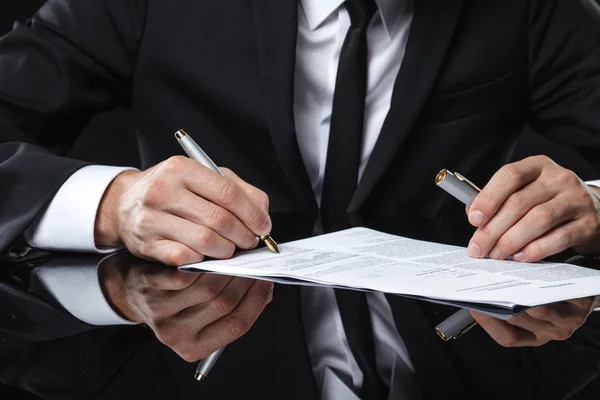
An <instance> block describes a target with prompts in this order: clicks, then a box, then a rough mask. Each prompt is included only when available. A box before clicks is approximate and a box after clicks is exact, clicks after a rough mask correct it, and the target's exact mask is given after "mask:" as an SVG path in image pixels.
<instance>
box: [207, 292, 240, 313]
mask: <svg viewBox="0 0 600 400" xmlns="http://www.w3.org/2000/svg"><path fill="white" fill-rule="evenodd" d="M212 302H213V306H214V308H215V310H216V311H217V313H218V314H219V315H220V316H225V315H228V314H230V313H231V312H232V311H233V309H234V308H235V306H236V304H235V303H234V302H233V301H231V300H230V299H228V298H226V297H224V296H220V297H217V298H215V299H214V300H213V301H212Z"/></svg>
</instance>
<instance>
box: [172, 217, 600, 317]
mask: <svg viewBox="0 0 600 400" xmlns="http://www.w3.org/2000/svg"><path fill="white" fill-rule="evenodd" d="M279 249H280V251H281V254H275V253H272V252H271V251H269V250H268V249H266V248H262V249H257V250H253V251H249V252H245V253H239V254H236V255H235V256H234V257H233V258H232V259H229V260H215V261H206V262H203V263H199V264H192V265H188V266H185V267H183V268H182V269H184V270H201V271H209V272H215V273H220V274H226V275H235V276H244V277H253V278H259V279H266V280H270V279H272V280H275V281H276V280H277V279H279V278H286V279H295V280H299V281H305V282H309V283H311V282H312V283H316V284H324V285H331V286H336V287H347V288H355V289H363V290H373V291H380V292H384V293H392V294H399V295H408V296H419V297H426V298H430V299H433V300H441V301H451V302H471V303H485V304H488V305H493V306H498V307H502V308H507V309H512V308H514V307H516V306H537V305H542V304H548V303H553V302H557V301H564V300H570V299H576V298H581V297H587V296H595V295H599V294H600V271H596V270H592V269H588V268H583V267H579V266H574V265H570V264H558V263H518V262H514V261H497V260H490V259H483V260H481V259H473V258H470V257H469V255H468V254H467V249H466V248H464V247H458V246H448V245H444V244H438V243H431V242H424V241H419V240H414V239H408V238H404V237H400V236H394V235H390V234H387V233H381V232H377V231H374V230H371V229H366V228H353V229H348V230H345V231H340V232H335V233H331V234H327V235H321V236H316V237H312V238H309V239H303V240H298V241H295V242H289V243H285V244H281V245H279Z"/></svg>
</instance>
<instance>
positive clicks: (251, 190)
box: [221, 168, 269, 212]
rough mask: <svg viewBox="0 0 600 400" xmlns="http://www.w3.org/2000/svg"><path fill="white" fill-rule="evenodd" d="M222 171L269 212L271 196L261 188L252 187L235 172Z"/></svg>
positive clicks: (222, 169)
mask: <svg viewBox="0 0 600 400" xmlns="http://www.w3.org/2000/svg"><path fill="white" fill-rule="evenodd" d="M221 171H223V173H224V174H225V176H227V177H229V178H231V179H232V180H233V181H234V182H235V183H237V184H238V185H240V187H242V188H243V189H244V190H245V191H246V193H248V194H249V195H250V197H252V198H253V199H254V201H256V202H257V203H258V204H260V205H261V206H262V207H263V208H264V209H265V210H266V211H267V212H269V196H267V194H266V193H265V192H263V191H262V190H260V189H259V188H257V187H255V186H252V185H251V184H249V183H248V182H246V181H244V180H243V179H242V178H240V177H239V176H237V175H236V173H235V172H233V171H232V170H230V169H229V168H221Z"/></svg>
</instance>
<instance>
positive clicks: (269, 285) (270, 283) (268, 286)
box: [263, 281, 274, 292]
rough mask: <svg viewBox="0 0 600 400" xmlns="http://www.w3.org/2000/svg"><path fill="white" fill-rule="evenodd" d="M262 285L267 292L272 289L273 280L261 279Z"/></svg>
mask: <svg viewBox="0 0 600 400" xmlns="http://www.w3.org/2000/svg"><path fill="white" fill-rule="evenodd" d="M263 286H264V288H265V289H267V290H268V291H269V292H272V291H273V286H274V284H273V282H269V281H263Z"/></svg>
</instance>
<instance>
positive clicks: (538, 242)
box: [467, 156, 600, 262]
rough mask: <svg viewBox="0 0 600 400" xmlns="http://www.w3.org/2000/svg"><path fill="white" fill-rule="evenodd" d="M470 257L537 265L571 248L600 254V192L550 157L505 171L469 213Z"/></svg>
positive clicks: (500, 173) (509, 166) (493, 178)
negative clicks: (471, 234)
mask: <svg viewBox="0 0 600 400" xmlns="http://www.w3.org/2000/svg"><path fill="white" fill-rule="evenodd" d="M467 214H468V216H469V221H470V222H471V224H472V225H474V226H476V227H477V228H478V229H477V231H476V232H475V234H474V235H473V238H472V239H471V242H470V243H469V254H470V255H471V256H472V257H476V258H480V257H485V256H489V257H490V258H494V259H498V260H503V259H506V258H507V257H509V256H512V257H513V259H514V260H515V261H527V262H534V261H539V260H541V259H543V258H545V257H548V256H551V255H553V254H556V253H559V252H561V251H563V250H566V249H568V248H571V247H573V248H575V250H577V251H579V252H582V253H586V254H598V253H600V235H599V232H600V189H598V188H595V187H590V186H587V185H586V184H584V183H583V182H582V181H581V180H580V179H579V178H578V177H577V175H575V174H574V173H573V172H571V171H569V170H567V169H564V168H562V167H561V166H559V165H557V164H556V163H554V162H553V161H552V160H550V159H549V158H547V157H543V156H536V157H530V158H527V159H525V160H523V161H520V162H516V163H514V164H509V165H506V166H504V167H503V168H501V169H500V170H499V171H498V172H497V173H496V174H495V175H494V176H493V177H492V179H491V180H490V181H489V183H488V184H487V185H486V186H485V187H484V188H483V190H482V191H481V193H480V194H479V195H478V196H477V197H476V198H475V200H474V201H473V204H472V205H471V207H467Z"/></svg>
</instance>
